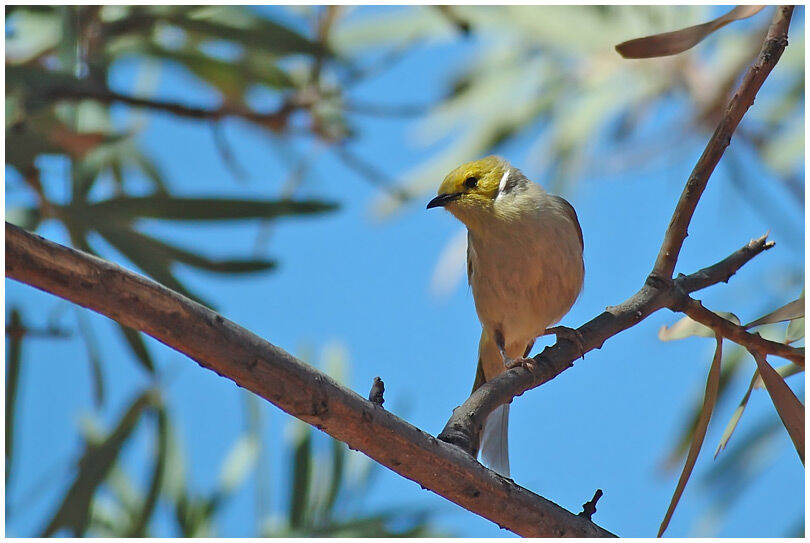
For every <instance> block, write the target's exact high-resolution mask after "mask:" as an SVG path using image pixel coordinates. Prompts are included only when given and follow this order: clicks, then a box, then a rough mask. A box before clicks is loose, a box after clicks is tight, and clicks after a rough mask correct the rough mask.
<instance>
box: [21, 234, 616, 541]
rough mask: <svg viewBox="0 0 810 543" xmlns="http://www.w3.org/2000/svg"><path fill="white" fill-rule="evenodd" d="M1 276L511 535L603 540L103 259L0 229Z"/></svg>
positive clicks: (591, 528)
mask: <svg viewBox="0 0 810 543" xmlns="http://www.w3.org/2000/svg"><path fill="white" fill-rule="evenodd" d="M6 276H7V277H10V278H12V279H16V280H18V281H21V282H23V283H27V284H29V285H32V286H34V287H36V288H39V289H41V290H44V291H46V292H50V293H52V294H55V295H57V296H60V297H62V298H65V299H66V300H69V301H71V302H73V303H75V304H78V305H81V306H83V307H87V308H90V309H92V310H93V311H96V312H98V313H101V314H103V315H106V316H108V317H110V318H112V319H114V320H116V321H117V322H119V323H121V324H124V325H126V326H129V327H131V328H135V329H136V330H141V331H143V332H145V333H147V334H149V335H151V336H152V337H154V338H155V339H157V340H158V341H161V342H162V343H164V344H166V345H168V346H169V347H171V348H173V349H175V350H177V351H179V352H181V353H183V354H185V355H187V356H188V357H190V358H192V359H193V360H195V361H196V362H197V363H199V364H200V365H201V366H202V367H205V368H208V369H210V370H213V371H214V372H216V373H217V374H219V375H221V376H223V377H226V378H228V379H231V380H232V381H234V382H235V383H236V384H237V385H239V386H241V387H244V388H246V389H248V390H250V391H252V392H254V393H256V394H258V395H259V396H261V397H262V398H265V399H266V400H268V401H270V402H271V403H273V404H275V405H277V406H278V407H280V408H281V409H283V410H284V411H286V412H287V413H289V414H291V415H293V416H294V417H297V418H299V419H301V420H303V421H304V422H307V423H309V424H312V425H313V426H316V427H317V428H319V429H321V430H323V431H324V432H326V433H328V434H329V435H331V436H332V437H334V438H335V439H339V440H340V441H344V442H345V443H347V444H348V445H349V446H350V447H352V448H353V449H357V450H359V451H362V452H363V453H365V454H366V455H368V456H369V457H371V458H373V459H374V460H376V461H377V462H379V463H380V464H382V465H384V466H386V467H388V468H389V469H391V470H393V471H395V472H397V473H399V474H400V475H402V476H403V477H406V478H408V479H410V480H412V481H416V482H417V483H419V484H420V485H422V486H423V487H424V488H428V489H430V490H432V491H433V492H436V493H437V494H439V495H441V496H444V497H445V498H447V499H449V500H450V501H453V502H455V503H457V504H458V505H460V506H462V507H464V508H466V509H468V510H470V511H472V512H473V513H476V514H479V515H481V516H483V517H485V518H487V519H489V520H491V521H493V522H495V523H497V524H498V525H500V526H502V527H504V528H507V529H509V530H512V531H513V532H515V533H518V534H520V535H524V536H530V537H544V536H545V537H551V536H553V537H560V536H577V537H597V536H610V535H612V534H611V533H610V532H608V531H606V530H604V529H603V528H600V527H599V526H597V525H595V524H593V523H592V522H590V521H589V520H587V519H584V518H582V517H579V516H577V515H575V514H573V513H571V512H569V511H566V510H565V509H563V508H562V507H560V506H558V505H556V504H554V503H552V502H550V501H548V500H546V499H545V498H543V497H541V496H538V495H536V494H534V493H532V492H530V491H529V490H526V489H525V488H523V487H521V486H518V485H516V484H515V483H514V482H513V481H511V480H508V479H504V478H502V477H500V476H499V475H497V474H496V473H494V472H493V471H490V470H488V469H486V468H484V467H483V466H482V465H481V464H479V463H478V462H476V461H475V459H473V458H472V457H470V456H469V455H466V454H464V452H463V451H460V450H459V449H458V448H456V447H453V446H451V445H448V444H447V443H444V442H442V441H440V440H438V439H436V438H434V437H433V436H430V435H428V434H426V433H425V432H423V431H421V430H419V429H418V428H415V427H414V426H411V425H410V424H408V423H407V422H405V421H403V420H401V419H399V418H397V417H396V416H394V415H392V414H391V413H390V412H388V411H386V410H384V409H379V408H377V407H376V406H375V405H374V404H372V403H371V402H369V401H367V400H365V399H364V398H361V397H360V396H358V395H357V394H355V393H354V392H352V391H350V390H348V389H346V388H343V387H342V386H340V385H339V384H338V383H336V382H335V381H333V380H332V379H331V378H330V377H329V376H327V375H325V374H323V373H320V372H319V371H317V370H316V369H314V368H312V367H311V366H308V365H306V364H304V363H303V362H301V361H299V360H297V359H295V358H294V357H293V356H291V355H290V354H288V353H286V352H284V351H283V350H281V349H279V348H278V347H276V346H275V345H271V344H270V343H268V342H267V341H265V340H263V339H261V338H259V337H258V336H256V335H254V334H252V333H251V332H249V331H248V330H245V329H244V328H242V327H240V326H238V325H237V324H235V323H233V322H231V321H229V320H227V319H225V318H224V317H222V316H221V315H218V314H217V313H215V312H213V311H211V310H210V309H208V308H206V307H204V306H202V305H200V304H198V303H196V302H193V301H191V300H189V299H188V298H186V297H184V296H182V295H180V294H178V293H176V292H174V291H172V290H170V289H168V288H166V287H163V286H161V285H159V284H157V283H155V282H154V281H151V280H149V279H147V278H145V277H142V276H139V275H137V274H135V273H132V272H130V271H127V270H124V269H123V268H121V267H119V266H117V265H115V264H113V263H111V262H108V261H105V260H102V259H100V258H96V257H93V256H90V255H88V254H85V253H82V252H79V251H76V250H73V249H69V248H67V247H63V246H61V245H59V244H56V243H53V242H50V241H47V240H45V239H43V238H41V237H39V236H37V235H35V234H31V233H28V232H26V231H25V230H22V229H20V228H18V227H16V226H13V225H10V224H9V223H6Z"/></svg>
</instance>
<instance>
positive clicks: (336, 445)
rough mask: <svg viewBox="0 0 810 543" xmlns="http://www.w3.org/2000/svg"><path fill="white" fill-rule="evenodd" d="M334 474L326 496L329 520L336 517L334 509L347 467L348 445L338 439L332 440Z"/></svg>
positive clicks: (326, 509) (325, 506)
mask: <svg viewBox="0 0 810 543" xmlns="http://www.w3.org/2000/svg"><path fill="white" fill-rule="evenodd" d="M331 441H332V473H331V480H330V481H329V492H328V493H327V495H326V504H325V505H324V511H325V512H326V514H327V518H328V519H332V518H333V517H334V511H333V510H334V508H335V504H336V503H337V498H338V495H340V489H341V488H342V487H343V471H344V467H345V465H346V451H347V449H346V444H345V443H343V442H342V441H338V440H337V439H332V440H331Z"/></svg>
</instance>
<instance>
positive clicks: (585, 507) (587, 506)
mask: <svg viewBox="0 0 810 543" xmlns="http://www.w3.org/2000/svg"><path fill="white" fill-rule="evenodd" d="M601 497H602V489H601V488H597V489H596V492H594V493H593V498H591V499H590V500H589V501H587V502H585V503H583V504H582V511H580V512H579V513H577V514H578V515H579V516H581V517H585V518H586V519H588V520H590V519H591V518H593V515H594V514H595V513H596V502H598V501H599V498H601Z"/></svg>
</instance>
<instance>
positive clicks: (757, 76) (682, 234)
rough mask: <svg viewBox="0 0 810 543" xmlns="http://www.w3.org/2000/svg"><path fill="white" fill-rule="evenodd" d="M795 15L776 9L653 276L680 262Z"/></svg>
mask: <svg viewBox="0 0 810 543" xmlns="http://www.w3.org/2000/svg"><path fill="white" fill-rule="evenodd" d="M792 15H793V6H779V7H777V8H776V13H775V14H774V17H773V21H772V22H771V26H770V28H769V29H768V35H767V36H766V38H765V43H764V44H763V45H762V49H761V50H760V53H759V57H758V59H757V61H756V63H754V65H753V66H751V67H750V68H749V69H748V71H747V72H746V74H745V77H743V80H742V82H741V83H740V86H739V88H738V89H737V92H736V93H735V94H734V97H733V98H732V99H731V102H730V103H729V105H728V107H727V108H726V112H725V113H724V114H723V118H722V119H721V120H720V124H719V125H718V126H717V129H716V130H715V131H714V134H713V135H712V137H711V139H709V143H708V144H707V145H706V149H705V150H704V151H703V154H702V155H701V157H700V159H699V160H698V162H697V164H696V165H695V168H694V169H693V170H692V173H691V174H690V175H689V181H687V183H686V187H685V188H684V190H683V193H682V194H681V198H680V200H678V204H677V206H676V207H675V212H674V213H673V214H672V219H671V221H670V223H669V227H668V228H667V231H666V234H665V235H664V243H663V244H662V245H661V250H660V251H659V253H658V258H657V259H656V261H655V266H654V267H653V274H654V275H656V276H658V277H660V278H662V279H665V278H670V277H672V273H673V271H674V270H675V263H676V262H677V261H678V255H679V254H680V251H681V247H682V246H683V242H684V240H685V239H686V236H687V235H688V232H687V231H688V229H689V223H690V222H691V220H692V215H693V214H694V212H695V208H696V207H697V204H698V201H699V200H700V196H701V195H702V194H703V190H704V189H705V188H706V184H707V183H708V182H709V177H710V176H711V174H712V172H713V171H714V168H715V166H717V163H718V162H720V158H722V156H723V153H724V152H725V150H726V147H728V146H729V144H730V143H731V135H732V134H733V133H734V130H735V129H736V128H737V125H738V124H740V121H741V120H742V118H743V115H745V112H746V111H748V108H750V107H751V106H752V105H753V103H754V98H755V97H756V95H757V92H758V91H759V89H760V87H762V83H764V82H765V79H766V78H767V77H768V74H770V73H771V70H772V69H773V67H774V66H775V65H776V63H777V62H778V61H779V57H781V56H782V52H783V51H784V50H785V47H787V31H788V26H789V25H790V18H791V16H792Z"/></svg>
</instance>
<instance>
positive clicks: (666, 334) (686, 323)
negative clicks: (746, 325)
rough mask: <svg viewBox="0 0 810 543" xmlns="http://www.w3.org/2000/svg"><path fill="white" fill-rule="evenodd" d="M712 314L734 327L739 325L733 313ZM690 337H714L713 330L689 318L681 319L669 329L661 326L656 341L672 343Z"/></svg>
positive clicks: (738, 320)
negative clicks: (732, 324)
mask: <svg viewBox="0 0 810 543" xmlns="http://www.w3.org/2000/svg"><path fill="white" fill-rule="evenodd" d="M714 313H716V314H717V315H718V316H720V317H722V318H724V319H726V320H727V321H729V322H732V323H734V324H736V325H739V324H740V319H739V318H738V317H737V316H736V315H735V314H734V313H727V312H724V311H715V312H714ZM691 336H700V337H714V330H712V329H711V328H709V327H708V326H706V325H705V324H701V323H699V322H696V321H693V320H692V319H691V318H690V317H683V318H682V319H680V320H679V321H678V322H676V323H675V324H673V325H672V326H670V327H669V328H667V327H666V326H662V327H661V329H660V330H658V339H660V340H661V341H674V340H676V339H684V338H687V337H691Z"/></svg>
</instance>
